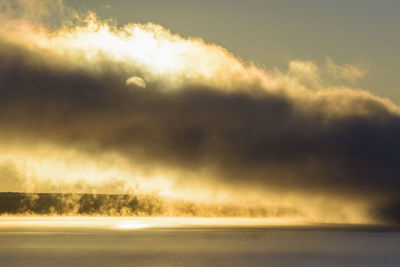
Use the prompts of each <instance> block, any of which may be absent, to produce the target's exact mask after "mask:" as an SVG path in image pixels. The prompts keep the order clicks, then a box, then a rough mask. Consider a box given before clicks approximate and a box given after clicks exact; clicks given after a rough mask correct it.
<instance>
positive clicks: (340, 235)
mask: <svg viewBox="0 0 400 267" xmlns="http://www.w3.org/2000/svg"><path fill="white" fill-rule="evenodd" d="M95 220H97V222H98V224H97V225H96V226H91V225H90V224H82V223H80V224H72V225H71V224H62V223H60V224H54V223H46V222H45V221H43V222H41V221H36V222H35V223H33V224H29V223H26V221H25V223H23V224H22V223H19V222H14V221H12V220H11V221H10V220H5V219H2V220H0V266H400V231H399V230H397V229H393V228H374V227H298V226H296V227H276V226H269V227H266V226H263V227H261V226H254V225H253V226H247V227H239V226H229V227H223V226H218V227H216V226H205V225H197V226H193V225H192V226H176V225H175V226H174V225H169V226H163V227H157V226H153V227H147V226H148V225H146V224H144V223H143V222H132V221H131V222H123V223H121V222H117V223H116V224H110V221H108V222H107V223H102V222H101V220H102V219H101V218H99V219H95ZM112 225H116V226H117V227H112Z"/></svg>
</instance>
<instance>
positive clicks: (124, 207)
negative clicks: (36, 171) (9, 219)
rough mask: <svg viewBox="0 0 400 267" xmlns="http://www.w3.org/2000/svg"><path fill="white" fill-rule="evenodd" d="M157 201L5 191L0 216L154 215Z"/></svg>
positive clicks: (109, 196) (123, 196)
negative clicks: (25, 214)
mask: <svg viewBox="0 0 400 267" xmlns="http://www.w3.org/2000/svg"><path fill="white" fill-rule="evenodd" d="M139 198H140V200H139ZM159 202H160V200H159V199H154V198H151V197H138V196H134V195H127V194H61V193H37V194H36V193H35V194H33V193H11V192H8V193H0V214H24V213H27V214H38V215H46V214H57V215H62V214H80V215H96V214H102V215H124V214H129V215H156V214H159V213H161V210H160V207H161V204H160V203H159Z"/></svg>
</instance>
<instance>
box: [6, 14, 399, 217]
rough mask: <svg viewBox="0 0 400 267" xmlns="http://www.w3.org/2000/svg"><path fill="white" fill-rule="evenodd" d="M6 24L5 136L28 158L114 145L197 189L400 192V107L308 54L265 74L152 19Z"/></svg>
mask: <svg viewBox="0 0 400 267" xmlns="http://www.w3.org/2000/svg"><path fill="white" fill-rule="evenodd" d="M7 25H8V26H6V27H4V29H3V30H2V32H1V38H0V40H1V42H0V127H1V129H2V132H1V133H0V138H1V142H2V143H6V142H10V141H12V142H15V143H16V144H18V147H22V148H21V149H22V150H23V151H25V152H24V153H25V154H24V155H25V157H26V158H29V157H31V158H32V157H38V158H40V159H41V160H42V161H44V162H50V161H46V160H49V159H44V158H45V157H44V156H40V157H39V156H38V153H43V150H40V151H42V152H37V153H36V152H35V153H34V152H33V149H32V144H35V145H38V144H40V145H49V144H50V145H52V146H55V147H57V149H60V151H62V149H66V148H68V149H73V150H75V151H79V153H82V154H84V155H86V156H85V157H88V158H91V159H92V160H97V159H99V158H100V157H101V156H102V155H104V154H108V153H114V154H116V155H118V157H119V158H121V159H123V161H126V162H128V163H127V165H129V166H130V167H124V168H127V169H129V170H132V169H133V170H136V171H139V172H140V173H142V174H146V173H151V172H154V171H155V170H160V171H161V172H165V173H174V174H176V175H175V180H174V182H175V183H178V184H186V183H188V184H190V185H191V187H192V188H193V187H196V185H199V184H201V185H208V186H209V187H210V188H211V187H212V186H211V185H213V186H214V185H215V186H221V185H222V188H225V189H226V190H228V189H230V188H236V190H238V189H243V188H244V189H246V190H247V191H246V192H247V193H246V194H247V195H251V194H252V192H258V193H257V194H258V195H259V196H261V197H264V198H266V199H267V198H268V196H269V195H267V193H268V194H269V193H271V195H272V194H273V193H275V194H278V195H292V194H294V195H298V196H299V199H300V198H301V199H303V200H304V199H307V196H309V199H310V202H312V201H311V199H318V198H323V199H325V202H324V203H325V204H326V203H329V202H330V201H339V202H338V203H347V204H346V205H351V204H352V202H353V203H358V202H360V201H361V202H362V203H366V204H365V205H367V206H368V207H370V208H371V210H373V209H380V208H381V207H390V205H394V204H393V203H398V201H399V199H398V191H399V189H400V181H399V179H398V173H399V171H400V167H399V165H398V159H399V158H400V142H399V141H398V136H399V135H400V115H399V112H400V111H399V107H397V106H396V105H394V104H393V103H392V102H391V101H389V100H387V99H382V98H379V97H376V96H373V95H372V94H370V93H368V92H365V91H361V90H354V89H351V88H349V87H344V86H336V85H335V86H330V85H327V84H326V83H327V82H326V81H325V80H324V78H323V76H322V74H323V71H322V72H321V71H320V70H319V67H318V66H317V65H316V64H314V63H312V62H304V61H292V62H291V63H290V66H289V72H288V73H284V72H281V71H277V70H275V71H267V70H263V69H260V68H257V67H256V66H254V64H252V63H245V62H242V61H241V60H239V59H237V58H235V57H234V56H233V55H232V54H230V53H229V52H227V51H226V50H225V49H223V48H221V47H219V46H217V45H214V44H206V43H204V41H202V40H200V39H184V38H182V37H180V36H178V35H175V34H172V33H170V31H168V30H166V29H164V28H162V27H161V26H159V25H155V24H145V25H140V24H130V25H127V26H124V27H117V26H115V25H112V24H109V23H105V22H102V21H99V20H98V19H97V18H96V17H95V16H94V15H90V16H89V17H88V18H86V19H85V21H84V22H82V24H80V25H78V26H72V27H67V28H62V29H59V30H54V31H52V30H48V29H46V28H45V27H44V26H43V25H40V24H32V23H31V24H24V25H23V27H22V26H21V24H18V25H20V26H21V27H15V23H12V21H9V23H8V24H7ZM26 25H28V26H26ZM325 68H326V69H327V71H328V72H330V73H334V75H337V76H340V77H344V78H346V79H354V78H358V77H361V76H362V73H361V71H358V70H357V69H356V68H354V67H351V66H350V65H345V66H337V65H335V64H334V63H333V62H332V61H329V60H328V61H327V66H326V67H325ZM133 75H134V76H133ZM136 75H137V76H136ZM139 76H140V77H143V79H141V78H138V77H139ZM129 77H134V79H135V84H139V81H140V82H141V81H143V80H146V84H145V86H146V88H147V90H141V89H140V88H138V87H140V86H136V87H131V88H130V90H127V84H126V81H127V79H128V78H129ZM131 79H132V78H130V79H128V81H129V80H131ZM139 79H140V80H139ZM143 83H144V82H143ZM16 146H17V145H16ZM13 149H14V148H10V151H11V152H9V153H10V154H13V153H16V152H13V151H16V149H14V150H13ZM3 153H5V152H3ZM52 153H55V152H54V151H53V152H51V153H50V152H49V155H52ZM29 155H30V156H29ZM36 164H39V163H36ZM48 164H49V163H48ZM40 166H43V165H40ZM124 166H125V165H124ZM121 168H122V167H121ZM41 169H43V168H41ZM129 175H130V174H128V175H127V176H128V177H129ZM83 176H84V175H83ZM53 179H54V180H55V181H57V179H59V180H61V181H64V182H65V181H67V182H68V180H69V179H71V177H68V175H67V174H65V173H61V172H60V173H59V177H58V178H53ZM83 179H85V177H84V178H83ZM94 179H96V178H94ZM127 179H129V178H127ZM142 181H145V179H142ZM61 184H62V183H61ZM189 187H190V186H189ZM219 188H221V187H219ZM225 189H224V190H225ZM244 189H243V190H244ZM260 192H261V193H260ZM254 194H255V193H254ZM189 195H190V194H189ZM342 200H343V201H344V202H340V201H342ZM293 203H295V202H292V205H294V204H293ZM302 203H303V204H304V203H307V201H303V202H302ZM305 205H306V204H304V205H303V207H301V208H303V209H305V208H304V207H305ZM343 205H345V204H343ZM342 208H343V209H346V207H342ZM336 209H337V206H335V209H332V210H331V211H330V212H331V213H332V214H335V213H336ZM391 210H393V209H391ZM394 210H395V209H394ZM374 214H378V215H377V216H378V217H384V218H388V216H380V215H379V214H380V213H376V212H375V213H374ZM385 214H386V213H385Z"/></svg>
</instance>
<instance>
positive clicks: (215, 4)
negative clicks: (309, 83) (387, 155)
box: [66, 0, 400, 104]
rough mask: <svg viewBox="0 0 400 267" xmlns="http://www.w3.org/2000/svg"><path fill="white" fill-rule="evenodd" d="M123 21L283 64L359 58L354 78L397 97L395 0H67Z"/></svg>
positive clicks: (348, 61)
mask: <svg viewBox="0 0 400 267" xmlns="http://www.w3.org/2000/svg"><path fill="white" fill-rule="evenodd" d="M66 3H68V4H70V5H71V6H74V7H76V8H77V9H80V10H95V11H96V13H97V14H99V16H101V17H103V18H113V19H115V20H116V21H117V22H118V23H120V24H126V23H130V22H137V23H147V22H154V23H158V24H161V25H163V26H164V27H166V28H168V29H170V30H171V31H172V32H173V33H178V34H180V35H182V36H185V37H189V36H193V37H201V38H203V39H204V40H205V41H206V42H209V43H216V44H218V45H221V46H223V47H225V48H226V49H228V50H229V51H230V52H232V53H233V54H235V56H237V57H240V58H242V59H244V60H246V61H253V62H255V63H256V64H258V65H260V66H263V67H266V68H275V67H278V68H280V69H287V68H288V62H289V61H290V60H293V59H299V60H311V61H313V62H317V63H321V62H324V61H325V59H326V57H330V58H331V59H332V60H333V61H335V62H337V63H338V64H362V65H363V66H364V67H365V68H366V70H368V72H369V74H368V75H366V76H365V77H364V78H363V79H362V80H360V81H358V83H357V85H358V86H359V87H360V88H363V89H364V90H369V91H371V92H373V93H374V94H377V95H378V96H381V97H387V98H390V99H392V100H393V101H394V102H396V103H398V104H399V103H400V86H399V84H400V78H399V75H398V70H399V69H400V63H399V57H398V47H400V35H399V34H398V25H399V24H400V17H399V16H398V12H399V10H400V2H399V1H397V0H383V1H374V0H351V1H346V0H338V1H327V0H322V1H320V0H298V1H288V0H283V1H282V0H280V1H278V0H250V1H239V0H214V1H213V0H204V1H193V0H189V1H188V0H186V1H182V0H172V1H162V0H149V1H125V0H113V1H110V0H96V1H94V0H79V1H76V0H67V1H66Z"/></svg>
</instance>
